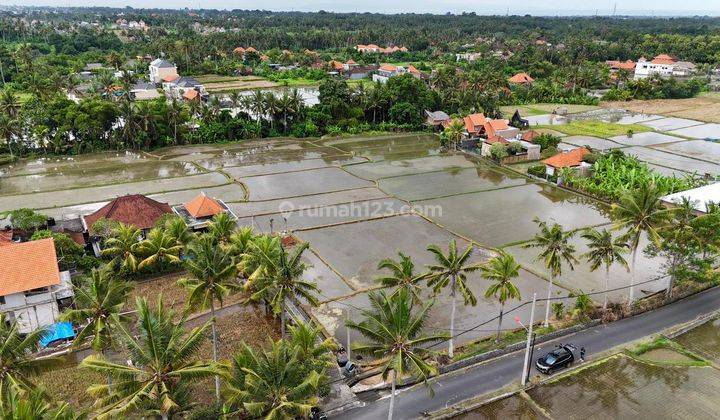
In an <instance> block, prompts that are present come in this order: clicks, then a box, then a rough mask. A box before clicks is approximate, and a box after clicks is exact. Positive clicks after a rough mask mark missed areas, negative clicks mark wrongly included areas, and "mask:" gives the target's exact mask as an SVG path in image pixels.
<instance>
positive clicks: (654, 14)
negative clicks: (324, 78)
mask: <svg viewBox="0 0 720 420" xmlns="http://www.w3.org/2000/svg"><path fill="white" fill-rule="evenodd" d="M12 8H49V9H81V10H82V9H92V8H102V9H110V10H113V9H114V10H127V9H128V8H129V9H132V10H172V11H181V10H187V11H204V10H212V11H223V12H233V11H242V12H268V13H320V12H324V13H333V14H375V15H438V16H445V15H448V14H450V15H463V14H472V13H474V14H475V15H477V16H490V17H492V16H496V17H512V16H526V15H529V16H531V17H544V18H554V17H617V18H626V17H632V18H658V17H662V18H668V17H720V10H718V11H707V10H694V11H679V10H678V11H650V12H647V11H639V10H630V11H628V10H622V11H617V12H615V13H599V11H598V10H596V11H594V12H592V11H590V10H585V9H581V10H577V11H569V13H568V12H567V11H566V12H565V13H556V14H543V13H537V10H532V9H531V10H528V11H527V12H524V13H522V12H517V11H511V12H507V11H505V12H503V11H501V10H499V9H495V8H493V9H494V10H492V11H488V12H487V13H483V12H478V11H476V10H454V11H453V10H448V11H439V10H435V11H430V10H428V11H383V12H381V11H369V10H367V11H360V10H326V9H314V10H299V9H276V10H274V9H252V8H250V9H239V8H232V9H230V8H223V7H204V8H194V7H144V6H143V7H138V6H130V5H127V6H101V5H92V6H61V5H50V4H35V5H22V4H10V5H0V10H5V9H12ZM533 12H534V13H533ZM575 12H576V13H575Z"/></svg>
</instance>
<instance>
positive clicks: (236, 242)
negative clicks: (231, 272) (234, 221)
mask: <svg viewBox="0 0 720 420" xmlns="http://www.w3.org/2000/svg"><path fill="white" fill-rule="evenodd" d="M254 238H255V232H254V231H253V229H252V228H251V227H250V226H243V227H241V228H239V229H237V230H236V231H235V232H233V233H232V235H230V240H229V241H228V243H229V251H230V254H231V255H232V256H233V257H238V258H242V256H243V254H245V252H246V251H248V249H249V246H250V243H251V242H252V241H253V239H254Z"/></svg>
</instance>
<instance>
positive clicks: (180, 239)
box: [163, 216, 195, 247]
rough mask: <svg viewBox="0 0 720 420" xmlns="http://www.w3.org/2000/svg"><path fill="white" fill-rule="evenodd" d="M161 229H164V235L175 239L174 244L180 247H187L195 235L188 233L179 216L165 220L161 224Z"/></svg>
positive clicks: (183, 221)
mask: <svg viewBox="0 0 720 420" xmlns="http://www.w3.org/2000/svg"><path fill="white" fill-rule="evenodd" d="M163 229H165V233H166V234H168V235H170V236H172V237H173V238H175V242H176V243H177V244H178V245H180V246H182V247H185V246H187V245H188V244H189V243H190V242H192V241H193V239H195V235H193V233H192V232H190V229H188V225H187V223H185V220H184V219H183V218H182V217H180V216H173V217H169V218H167V220H165V223H164V224H163Z"/></svg>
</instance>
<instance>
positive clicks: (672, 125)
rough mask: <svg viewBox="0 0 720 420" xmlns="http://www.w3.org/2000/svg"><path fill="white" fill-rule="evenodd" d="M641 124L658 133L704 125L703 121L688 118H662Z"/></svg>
mask: <svg viewBox="0 0 720 420" xmlns="http://www.w3.org/2000/svg"><path fill="white" fill-rule="evenodd" d="M640 124H641V125H644V126H646V127H650V128H652V129H654V130H657V131H672V130H679V129H681V128H687V127H693V126H701V125H704V124H703V123H702V122H701V121H695V120H689V119H687V118H676V117H667V118H660V119H657V120H651V121H643V122H640Z"/></svg>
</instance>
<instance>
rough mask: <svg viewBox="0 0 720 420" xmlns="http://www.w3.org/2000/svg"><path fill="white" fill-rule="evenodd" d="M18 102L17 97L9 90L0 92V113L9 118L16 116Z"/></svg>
mask: <svg viewBox="0 0 720 420" xmlns="http://www.w3.org/2000/svg"><path fill="white" fill-rule="evenodd" d="M18 107H19V100H18V97H17V95H15V93H14V92H13V91H12V90H10V89H3V90H2V92H0V112H2V113H3V114H5V115H7V116H8V117H10V118H14V117H16V116H17V110H18Z"/></svg>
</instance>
